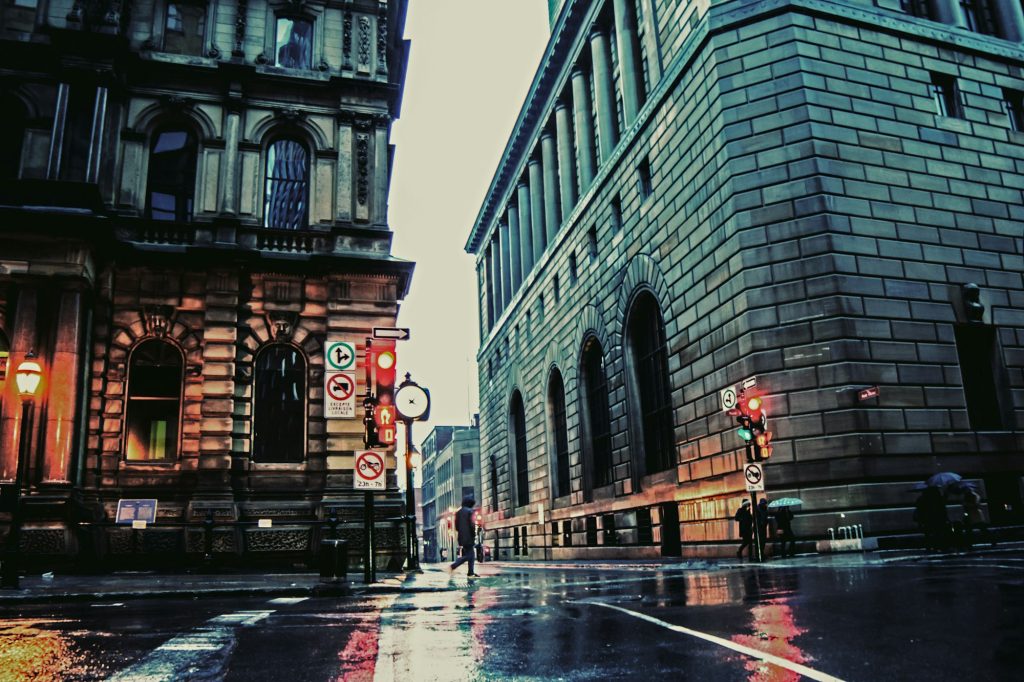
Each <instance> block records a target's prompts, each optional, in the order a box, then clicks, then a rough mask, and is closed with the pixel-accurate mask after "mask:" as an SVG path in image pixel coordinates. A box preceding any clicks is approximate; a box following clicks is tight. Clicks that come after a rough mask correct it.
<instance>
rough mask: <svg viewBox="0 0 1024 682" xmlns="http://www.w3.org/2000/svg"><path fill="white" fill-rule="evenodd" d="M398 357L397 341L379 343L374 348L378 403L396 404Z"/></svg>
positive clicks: (375, 395)
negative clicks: (396, 354)
mask: <svg viewBox="0 0 1024 682" xmlns="http://www.w3.org/2000/svg"><path fill="white" fill-rule="evenodd" d="M397 360H398V358H397V357H396V356H395V343H394V341H392V342H391V343H390V344H387V345H384V344H381V345H377V344H374V349H373V372H374V397H375V398H376V399H377V404H378V405H394V404H395V372H396V367H395V365H396V363H397Z"/></svg>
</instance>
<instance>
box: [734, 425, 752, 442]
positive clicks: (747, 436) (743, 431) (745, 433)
mask: <svg viewBox="0 0 1024 682" xmlns="http://www.w3.org/2000/svg"><path fill="white" fill-rule="evenodd" d="M736 433H738V434H739V435H740V438H742V439H743V440H746V441H750V440H754V432H753V431H751V430H750V429H748V428H746V427H740V428H738V429H736Z"/></svg>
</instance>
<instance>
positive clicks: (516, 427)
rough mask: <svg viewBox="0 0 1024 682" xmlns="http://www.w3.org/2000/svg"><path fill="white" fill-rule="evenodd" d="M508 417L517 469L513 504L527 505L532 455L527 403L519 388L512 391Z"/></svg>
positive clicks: (513, 456)
mask: <svg viewBox="0 0 1024 682" xmlns="http://www.w3.org/2000/svg"><path fill="white" fill-rule="evenodd" d="M508 418H509V426H510V427H511V428H509V434H510V435H511V438H510V440H509V446H510V450H511V452H510V453H509V454H510V455H511V456H510V457H509V460H510V461H511V463H512V467H513V469H514V471H515V477H514V478H513V483H514V484H515V489H514V491H513V492H514V493H515V494H514V495H513V504H512V506H513V507H525V506H526V505H528V504H530V455H529V451H528V449H527V442H526V404H525V402H524V401H523V396H522V394H521V393H520V392H519V391H518V390H517V391H513V392H512V399H511V401H510V403H509V416H508Z"/></svg>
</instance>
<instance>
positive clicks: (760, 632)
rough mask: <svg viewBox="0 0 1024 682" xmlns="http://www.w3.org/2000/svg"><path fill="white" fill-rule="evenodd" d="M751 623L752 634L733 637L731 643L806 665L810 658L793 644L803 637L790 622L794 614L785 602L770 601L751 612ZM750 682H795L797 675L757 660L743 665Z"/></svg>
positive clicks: (795, 625)
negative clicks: (795, 640) (747, 672)
mask: <svg viewBox="0 0 1024 682" xmlns="http://www.w3.org/2000/svg"><path fill="white" fill-rule="evenodd" d="M750 613H751V615H752V616H753V621H752V622H751V624H750V626H751V629H752V630H753V632H754V634H752V635H734V636H733V638H732V641H734V642H736V643H737V644H742V645H744V646H748V647H750V648H751V649H757V650H758V651H763V652H765V653H768V654H773V655H775V656H778V657H779V658H784V659H786V660H787V661H792V662H793V663H804V664H806V663H809V662H810V661H811V658H810V657H809V656H808V655H807V654H805V653H804V652H803V651H802V650H801V649H800V647H798V646H797V645H796V644H794V643H793V641H792V640H794V639H796V638H797V637H799V636H800V635H802V634H803V633H805V632H807V631H806V630H805V629H804V628H801V627H798V626H797V624H796V622H795V621H794V619H793V610H792V609H791V608H790V607H789V606H788V605H787V604H786V600H785V599H773V600H771V601H769V602H766V603H764V604H760V605H758V606H755V607H754V608H752V609H751V610H750ZM746 668H747V671H749V673H750V674H749V676H748V677H747V680H749V682H796V681H797V680H799V679H800V675H799V674H798V673H795V672H793V671H792V670H786V669H784V668H780V667H778V666H774V665H771V664H770V663H765V662H764V661H762V660H759V659H748V660H747V662H746Z"/></svg>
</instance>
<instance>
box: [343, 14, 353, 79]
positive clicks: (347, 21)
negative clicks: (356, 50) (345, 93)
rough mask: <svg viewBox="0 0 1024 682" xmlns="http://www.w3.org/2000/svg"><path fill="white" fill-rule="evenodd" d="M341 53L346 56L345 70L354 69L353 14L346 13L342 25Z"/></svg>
mask: <svg viewBox="0 0 1024 682" xmlns="http://www.w3.org/2000/svg"><path fill="white" fill-rule="evenodd" d="M341 53H342V54H343V55H344V56H345V68H346V69H351V68H352V13H351V12H345V15H344V18H343V19H342V23H341Z"/></svg>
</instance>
